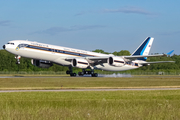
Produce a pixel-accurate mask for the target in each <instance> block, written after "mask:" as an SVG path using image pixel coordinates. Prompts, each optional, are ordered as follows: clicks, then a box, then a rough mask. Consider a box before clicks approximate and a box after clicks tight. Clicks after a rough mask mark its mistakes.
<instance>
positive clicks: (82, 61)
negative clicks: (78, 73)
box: [71, 58, 89, 68]
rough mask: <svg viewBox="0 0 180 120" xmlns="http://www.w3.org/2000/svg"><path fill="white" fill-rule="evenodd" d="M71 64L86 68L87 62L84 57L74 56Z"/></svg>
mask: <svg viewBox="0 0 180 120" xmlns="http://www.w3.org/2000/svg"><path fill="white" fill-rule="evenodd" d="M71 65H72V66H73V67H77V68H87V67H88V66H89V62H88V61H87V60H85V59H78V58H75V59H73V60H72V62H71Z"/></svg>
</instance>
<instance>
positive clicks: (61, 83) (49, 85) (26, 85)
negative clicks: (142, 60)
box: [0, 76, 180, 89]
mask: <svg viewBox="0 0 180 120" xmlns="http://www.w3.org/2000/svg"><path fill="white" fill-rule="evenodd" d="M87 87H88V88H133V87H180V77H178V76H174V77H168V76H166V77H163V76H162V77H161V76H148V77H147V76H146V77H144V76H141V77H139V76H136V77H131V78H102V77H100V78H92V77H59V78H58V77H57V78H52V77H51V78H47V77H44V78H24V77H22V78H0V89H61V88H64V89H65V88H67V89H68V88H87Z"/></svg>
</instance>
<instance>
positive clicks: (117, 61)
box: [108, 57, 125, 67]
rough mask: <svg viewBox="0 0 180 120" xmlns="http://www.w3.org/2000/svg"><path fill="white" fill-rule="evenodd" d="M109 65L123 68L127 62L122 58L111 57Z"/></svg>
mask: <svg viewBox="0 0 180 120" xmlns="http://www.w3.org/2000/svg"><path fill="white" fill-rule="evenodd" d="M108 63H109V65H112V66H116V67H122V66H124V65H125V61H124V60H123V58H121V57H109V59H108Z"/></svg>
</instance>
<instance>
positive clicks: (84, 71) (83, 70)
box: [66, 67, 98, 77]
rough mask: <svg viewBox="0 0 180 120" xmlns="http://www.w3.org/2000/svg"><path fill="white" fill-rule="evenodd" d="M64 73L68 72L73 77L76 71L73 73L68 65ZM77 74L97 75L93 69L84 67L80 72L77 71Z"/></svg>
mask: <svg viewBox="0 0 180 120" xmlns="http://www.w3.org/2000/svg"><path fill="white" fill-rule="evenodd" d="M66 74H70V76H71V77H75V76H76V73H73V71H72V67H69V70H68V71H66ZM78 75H79V76H83V75H91V76H92V77H98V74H97V73H94V70H93V69H91V71H86V70H85V69H82V72H79V73H78Z"/></svg>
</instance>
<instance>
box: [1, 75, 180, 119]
mask: <svg viewBox="0 0 180 120" xmlns="http://www.w3.org/2000/svg"><path fill="white" fill-rule="evenodd" d="M138 87H140V88H142V87H144V88H145V87H149V88H150V87H180V77H179V76H135V77H131V78H91V77H57V78H50V77H49V78H47V77H44V78H25V77H20V78H0V89H1V90H3V89H69V88H73V89H76V88H138ZM179 100H180V90H164V91H163V90H153V91H86V92H82V91H81V92H80V91H79V92H77V91H76V92H15V93H0V119H2V120H32V119H33V120H34V119H35V120H61V119H63V120H64V119H66V120H72V119H74V120H79V119H80V120H86V119H89V120H97V119H99V120H104V119H106V120H119V119H120V120H121V119H122V120H127V119H129V120H132V119H133V120H136V119H137V120H154V119H155V120H178V119H179V118H180V112H179V111H180V101H179Z"/></svg>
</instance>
